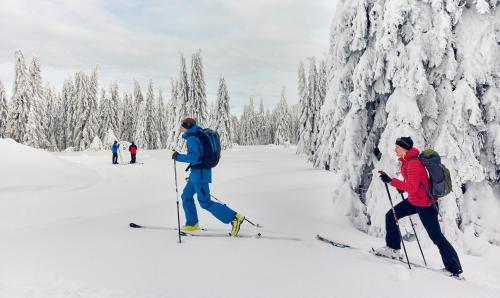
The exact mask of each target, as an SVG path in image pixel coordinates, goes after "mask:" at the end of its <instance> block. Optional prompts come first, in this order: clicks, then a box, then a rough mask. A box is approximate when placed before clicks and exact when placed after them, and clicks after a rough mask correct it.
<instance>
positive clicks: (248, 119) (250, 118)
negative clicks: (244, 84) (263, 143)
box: [239, 98, 259, 145]
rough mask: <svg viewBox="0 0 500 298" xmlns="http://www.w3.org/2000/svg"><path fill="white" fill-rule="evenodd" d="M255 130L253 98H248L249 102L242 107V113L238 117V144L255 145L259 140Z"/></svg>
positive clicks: (256, 129)
mask: <svg viewBox="0 0 500 298" xmlns="http://www.w3.org/2000/svg"><path fill="white" fill-rule="evenodd" d="M257 131H258V128H257V125H256V116H255V109H254V104H253V98H250V103H249V104H248V105H245V107H244V108H243V114H242V115H241V119H240V133H239V138H240V143H239V144H241V145H257V144H258V142H259V139H258V136H257Z"/></svg>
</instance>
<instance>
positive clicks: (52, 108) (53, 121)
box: [44, 83, 61, 151]
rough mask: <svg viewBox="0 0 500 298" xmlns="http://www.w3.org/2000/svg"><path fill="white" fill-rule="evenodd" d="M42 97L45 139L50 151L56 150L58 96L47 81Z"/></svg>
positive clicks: (58, 130)
mask: <svg viewBox="0 0 500 298" xmlns="http://www.w3.org/2000/svg"><path fill="white" fill-rule="evenodd" d="M44 97H45V101H46V103H47V107H46V110H47V114H48V116H47V121H48V124H47V130H46V134H47V139H48V141H49V147H48V148H47V149H49V150H50V151H57V150H58V148H59V147H58V143H59V140H58V138H59V137H60V133H59V132H60V124H59V122H60V118H61V117H60V114H59V110H60V97H59V96H58V94H57V93H56V91H55V89H54V88H52V87H51V86H50V85H49V84H48V83H47V85H46V87H45V89H44Z"/></svg>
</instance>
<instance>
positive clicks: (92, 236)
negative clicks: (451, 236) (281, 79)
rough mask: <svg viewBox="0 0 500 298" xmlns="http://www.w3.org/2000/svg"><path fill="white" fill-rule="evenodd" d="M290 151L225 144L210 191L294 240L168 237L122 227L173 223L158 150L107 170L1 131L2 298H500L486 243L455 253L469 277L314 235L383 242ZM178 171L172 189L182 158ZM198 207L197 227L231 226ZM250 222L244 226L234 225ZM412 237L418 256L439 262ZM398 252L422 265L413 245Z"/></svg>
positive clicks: (497, 257) (494, 250)
mask: <svg viewBox="0 0 500 298" xmlns="http://www.w3.org/2000/svg"><path fill="white" fill-rule="evenodd" d="M295 150H296V148H294V147H290V148H282V147H274V146H256V147H236V148H234V149H231V150H229V151H227V152H224V153H223V159H222V161H221V163H220V165H219V166H218V167H217V168H216V170H215V171H214V182H215V183H213V184H212V185H211V189H212V191H213V194H214V195H215V196H216V197H218V198H219V199H222V200H224V201H225V202H226V203H228V204H229V205H230V206H231V207H232V208H233V209H235V210H237V211H239V212H241V213H243V214H245V215H246V216H247V217H248V218H249V219H250V220H252V221H254V222H257V223H260V224H262V225H264V228H262V229H260V230H259V231H261V232H262V233H263V234H264V235H279V236H287V237H299V238H302V239H303V241H286V240H267V239H248V238H238V239H233V238H202V237H196V238H194V237H191V238H183V243H182V244H179V243H177V234H176V232H175V231H169V230H162V229H151V230H134V229H131V228H129V227H128V223H129V222H132V221H133V222H137V223H139V224H145V225H154V226H163V227H166V226H168V227H176V225H177V217H176V203H175V200H176V199H175V198H176V195H175V188H174V175H173V162H172V161H171V160H170V159H169V158H168V157H167V154H166V152H165V151H145V152H144V151H141V152H139V155H138V161H140V162H144V164H137V165H112V164H111V154H109V153H107V152H105V153H104V152H98V153H94V152H83V153H81V152H80V153H77V152H68V153H55V154H54V153H48V152H44V151H40V150H35V149H31V148H28V147H25V146H22V145H18V144H17V143H14V142H12V141H10V140H0V152H2V155H1V156H0V164H1V165H2V171H1V172H0V181H1V184H0V202H1V207H0V239H1V241H0V297H8V298H10V297H30V298H32V297H51V298H53V297H106V298H107V297H389V296H392V297H394V296H401V297H499V296H500V273H499V272H500V271H499V270H498V268H500V248H499V247H496V246H491V245H486V246H485V247H484V253H483V255H482V256H481V257H477V256H468V255H465V254H464V253H463V252H462V251H461V250H460V249H458V250H459V255H460V257H461V259H462V263H463V267H464V270H465V274H464V276H465V277H466V279H467V280H466V281H457V280H454V279H451V278H448V277H445V276H444V275H442V274H440V273H435V272H432V271H429V270H425V269H414V270H411V271H410V270H408V269H407V268H406V267H405V266H404V265H403V264H391V263H389V262H386V261H384V260H380V259H378V258H375V257H373V256H371V255H369V254H367V253H364V252H359V251H354V250H347V249H339V248H334V247H331V246H328V245H326V244H324V243H322V242H319V241H317V240H315V238H314V237H315V235H316V234H317V233H320V234H322V235H324V236H326V237H330V238H332V239H336V240H339V241H345V242H348V243H350V244H352V245H355V246H357V247H360V248H362V249H364V250H368V249H369V248H370V247H371V246H380V245H383V239H381V238H374V237H371V236H368V235H366V234H364V233H361V232H359V231H358V230H356V229H354V228H353V227H352V225H351V224H350V223H349V221H348V219H347V218H346V217H345V216H344V214H343V210H345V206H339V205H336V204H334V203H333V202H334V200H333V194H334V193H335V188H336V184H337V183H338V182H337V181H338V178H337V176H336V175H335V174H334V173H332V172H327V171H322V170H315V169H312V168H311V167H310V166H309V165H308V164H307V163H306V162H305V158H304V157H303V156H297V155H296V154H295ZM124 157H126V156H124ZM177 171H178V174H179V184H180V185H179V190H180V191H181V189H182V186H183V184H184V177H185V175H186V174H185V172H184V165H182V166H181V164H178V168H177ZM337 201H341V200H337ZM198 211H199V216H200V221H201V225H202V226H204V227H207V228H211V229H216V230H218V231H219V230H229V226H226V225H223V224H222V223H219V222H218V221H217V220H216V219H214V218H213V217H212V216H211V215H210V214H208V213H207V212H205V211H204V210H201V209H198ZM181 215H182V210H181ZM255 231H256V229H255V228H252V227H251V226H250V225H248V224H245V225H243V227H242V232H241V233H251V232H255ZM422 238H423V239H422V240H423V241H424V243H423V245H424V252H425V253H426V257H427V259H428V261H429V263H430V264H431V266H432V267H434V268H441V267H442V265H441V261H440V258H439V255H438V252H437V250H436V248H435V247H434V246H433V245H432V244H431V243H430V242H429V240H428V238H426V237H423V236H422ZM408 249H409V251H410V257H411V258H412V260H413V261H415V262H420V261H421V260H420V257H419V251H418V248H417V246H416V243H415V242H412V243H410V244H408Z"/></svg>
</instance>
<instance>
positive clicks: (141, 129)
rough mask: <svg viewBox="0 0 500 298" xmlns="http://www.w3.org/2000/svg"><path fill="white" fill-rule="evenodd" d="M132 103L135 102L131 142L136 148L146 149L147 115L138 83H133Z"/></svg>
mask: <svg viewBox="0 0 500 298" xmlns="http://www.w3.org/2000/svg"><path fill="white" fill-rule="evenodd" d="M134 102H135V117H134V118H133V119H134V130H133V132H134V134H133V142H135V144H136V145H137V147H138V148H142V149H146V148H148V146H149V144H148V133H147V123H146V121H147V114H146V102H145V100H144V97H143V96H142V92H141V86H140V85H139V82H137V81H135V87H134Z"/></svg>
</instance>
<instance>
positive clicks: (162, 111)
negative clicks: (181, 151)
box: [157, 89, 168, 148]
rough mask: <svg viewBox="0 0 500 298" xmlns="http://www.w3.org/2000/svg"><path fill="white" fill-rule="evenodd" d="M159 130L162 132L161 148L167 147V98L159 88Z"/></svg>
mask: <svg viewBox="0 0 500 298" xmlns="http://www.w3.org/2000/svg"><path fill="white" fill-rule="evenodd" d="M157 111H158V116H157V119H158V124H157V127H158V130H159V132H160V139H161V148H165V147H166V145H167V139H168V115H167V109H166V107H165V100H164V99H163V91H162V90H161V89H160V90H158V109H157Z"/></svg>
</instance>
